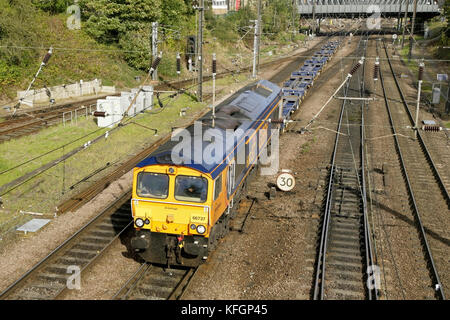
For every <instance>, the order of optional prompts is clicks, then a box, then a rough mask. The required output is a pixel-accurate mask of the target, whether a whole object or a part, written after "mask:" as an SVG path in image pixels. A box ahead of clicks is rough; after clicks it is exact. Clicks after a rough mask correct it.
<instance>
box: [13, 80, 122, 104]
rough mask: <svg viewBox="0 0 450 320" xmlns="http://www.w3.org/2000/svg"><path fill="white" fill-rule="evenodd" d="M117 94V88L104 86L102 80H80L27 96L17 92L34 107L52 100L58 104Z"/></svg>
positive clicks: (33, 91)
mask: <svg viewBox="0 0 450 320" xmlns="http://www.w3.org/2000/svg"><path fill="white" fill-rule="evenodd" d="M115 92H116V89H115V87H111V86H103V85H102V81H101V80H98V79H94V80H92V81H83V80H80V82H77V83H74V84H64V85H61V86H55V87H50V88H41V89H35V90H30V91H28V94H27V95H26V96H25V93H26V91H17V99H19V100H20V99H22V98H23V100H24V101H25V102H26V104H27V105H30V106H32V105H33V104H38V103H49V102H50V99H54V100H55V102H58V100H66V99H71V98H77V97H81V96H92V95H98V94H100V93H115Z"/></svg>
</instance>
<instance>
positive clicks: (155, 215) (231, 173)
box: [131, 80, 282, 266]
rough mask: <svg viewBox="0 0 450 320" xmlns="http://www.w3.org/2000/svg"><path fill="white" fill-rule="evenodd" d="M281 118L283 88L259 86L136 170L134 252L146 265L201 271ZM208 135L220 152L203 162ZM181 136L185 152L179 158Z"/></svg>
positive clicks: (240, 94) (191, 128)
mask: <svg viewBox="0 0 450 320" xmlns="http://www.w3.org/2000/svg"><path fill="white" fill-rule="evenodd" d="M281 117H282V110H281V89H280V87H278V86H277V85H275V84H273V83H271V82H269V81H266V80H261V81H258V82H256V83H254V84H252V85H249V86H247V87H245V88H243V89H242V90H240V91H238V92H237V93H236V94H234V95H233V96H232V97H231V98H229V99H227V100H226V101H224V102H223V103H221V104H220V105H219V106H218V107H217V108H216V112H215V118H214V123H213V122H212V113H211V112H209V113H208V114H206V115H205V116H203V117H202V118H201V119H199V120H198V121H196V122H195V123H194V124H193V125H191V126H189V127H187V128H186V129H185V130H184V131H183V134H184V136H183V135H179V138H177V135H173V136H175V139H172V140H174V141H172V140H171V141H168V142H167V143H165V144H164V145H162V146H161V147H159V148H158V149H157V150H156V151H155V152H154V153H152V154H151V155H150V156H149V157H148V158H146V159H145V160H143V161H142V162H141V163H139V164H138V165H137V166H136V167H135V168H134V171H133V193H132V200H131V206H132V212H133V219H134V223H135V228H136V234H135V237H133V238H132V240H131V246H132V247H133V248H134V249H135V250H137V251H138V252H139V255H140V256H141V257H142V258H143V259H144V260H146V261H149V262H152V263H159V264H170V265H184V266H196V265H198V264H200V263H201V262H203V261H204V260H205V259H206V258H207V256H208V253H209V252H210V251H211V250H212V249H213V248H214V246H215V244H216V242H217V240H218V239H219V238H221V237H222V236H224V235H225V233H226V232H227V231H228V229H229V221H230V218H231V217H232V216H233V211H234V210H233V209H232V207H233V203H234V202H235V201H236V200H237V198H238V197H239V194H240V191H241V190H242V187H243V185H244V182H245V180H246V178H247V176H248V174H249V173H250V171H251V170H252V169H253V168H254V167H255V166H256V164H257V159H258V157H259V156H260V154H261V152H263V150H264V148H265V147H266V145H267V144H268V143H269V141H270V140H271V138H272V133H273V132H274V131H273V130H272V129H276V130H278V129H279V127H280V126H281V124H276V122H277V121H275V122H272V120H279V119H280V118H281ZM199 129H201V132H200V133H199V132H198V130H199ZM208 129H212V130H214V133H215V134H214V143H215V145H216V147H217V146H220V148H216V149H215V151H214V152H212V153H211V155H212V156H211V157H204V156H203V155H205V152H206V151H208V150H209V149H208V148H211V145H212V142H211V141H208V139H204V135H203V132H207V131H208ZM230 136H231V137H232V139H229V137H230ZM181 137H182V138H183V142H184V143H185V146H186V145H187V146H188V147H187V148H186V147H185V148H184V149H183V148H181V149H182V151H180V152H178V149H180V148H179V146H180V141H179V140H178V139H181ZM226 137H227V138H226ZM184 139H186V140H187V141H188V142H186V141H184ZM186 143H187V144H186ZM174 150H177V152H175V153H174ZM217 150H219V151H217ZM180 160H181V161H180Z"/></svg>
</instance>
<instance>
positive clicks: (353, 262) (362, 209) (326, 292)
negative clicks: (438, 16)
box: [313, 36, 378, 299]
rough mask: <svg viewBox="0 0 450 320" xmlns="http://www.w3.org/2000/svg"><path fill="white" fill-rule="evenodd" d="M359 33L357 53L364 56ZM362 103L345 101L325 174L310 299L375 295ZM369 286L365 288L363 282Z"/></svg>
mask: <svg viewBox="0 0 450 320" xmlns="http://www.w3.org/2000/svg"><path fill="white" fill-rule="evenodd" d="M363 38H367V37H364V36H363V37H361V40H360V43H359V48H358V50H357V51H358V52H359V54H360V55H365V51H366V46H367V41H368V40H365V41H364V40H363ZM364 72H365V66H364V63H363V65H362V67H361V68H360V70H358V71H357V73H355V74H354V75H353V77H352V78H351V79H350V80H349V82H347V85H346V87H344V96H345V97H362V96H363V95H364ZM363 126H364V102H361V101H357V100H348V99H344V101H343V103H342V107H341V112H340V116H339V122H338V127H337V130H336V131H337V134H336V140H335V145H334V150H333V154H332V160H331V167H330V172H329V178H328V186H327V193H326V198H325V201H324V207H325V211H324V214H323V218H322V224H321V230H320V233H321V234H320V238H319V239H320V240H319V250H318V255H317V259H316V271H315V281H314V288H313V298H314V299H365V298H368V299H377V298H378V290H377V288H375V287H374V286H373V282H372V281H371V280H372V279H368V277H369V276H370V274H371V273H372V270H371V269H370V268H372V266H373V265H374V259H373V255H372V247H371V241H370V238H371V232H370V226H369V224H368V219H367V206H366V190H365V176H366V173H365V170H366V169H365V166H364V160H363V159H364V157H365V154H364V152H365V150H364V149H365V148H364V130H363ZM369 283H370V284H371V286H370V288H369V286H367V284H369Z"/></svg>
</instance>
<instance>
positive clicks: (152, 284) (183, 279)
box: [112, 263, 197, 300]
mask: <svg viewBox="0 0 450 320" xmlns="http://www.w3.org/2000/svg"><path fill="white" fill-rule="evenodd" d="M196 271H197V268H176V269H174V268H164V267H162V266H157V265H153V264H149V263H143V264H142V265H141V267H140V268H139V269H138V271H137V272H136V273H135V274H134V275H133V276H132V277H131V278H130V279H129V280H128V281H127V282H126V283H125V285H124V286H123V287H122V288H121V289H120V290H119V291H118V292H117V293H116V294H115V295H114V297H113V298H112V299H114V300H176V299H180V298H181V297H182V295H183V293H184V291H185V289H186V288H187V286H188V285H189V282H190V280H191V279H192V277H193V276H194V274H195V272H196Z"/></svg>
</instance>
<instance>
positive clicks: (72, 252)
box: [65, 248, 97, 260]
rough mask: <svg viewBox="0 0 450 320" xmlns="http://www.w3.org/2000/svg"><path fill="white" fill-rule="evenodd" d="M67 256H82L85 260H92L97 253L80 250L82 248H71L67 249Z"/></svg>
mask: <svg viewBox="0 0 450 320" xmlns="http://www.w3.org/2000/svg"><path fill="white" fill-rule="evenodd" d="M65 255H67V256H69V257H76V258H83V259H86V260H92V259H93V258H94V257H95V256H96V255H97V253H94V252H92V251H86V250H82V249H76V248H72V249H70V250H69V251H67V253H66V254H65Z"/></svg>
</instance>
